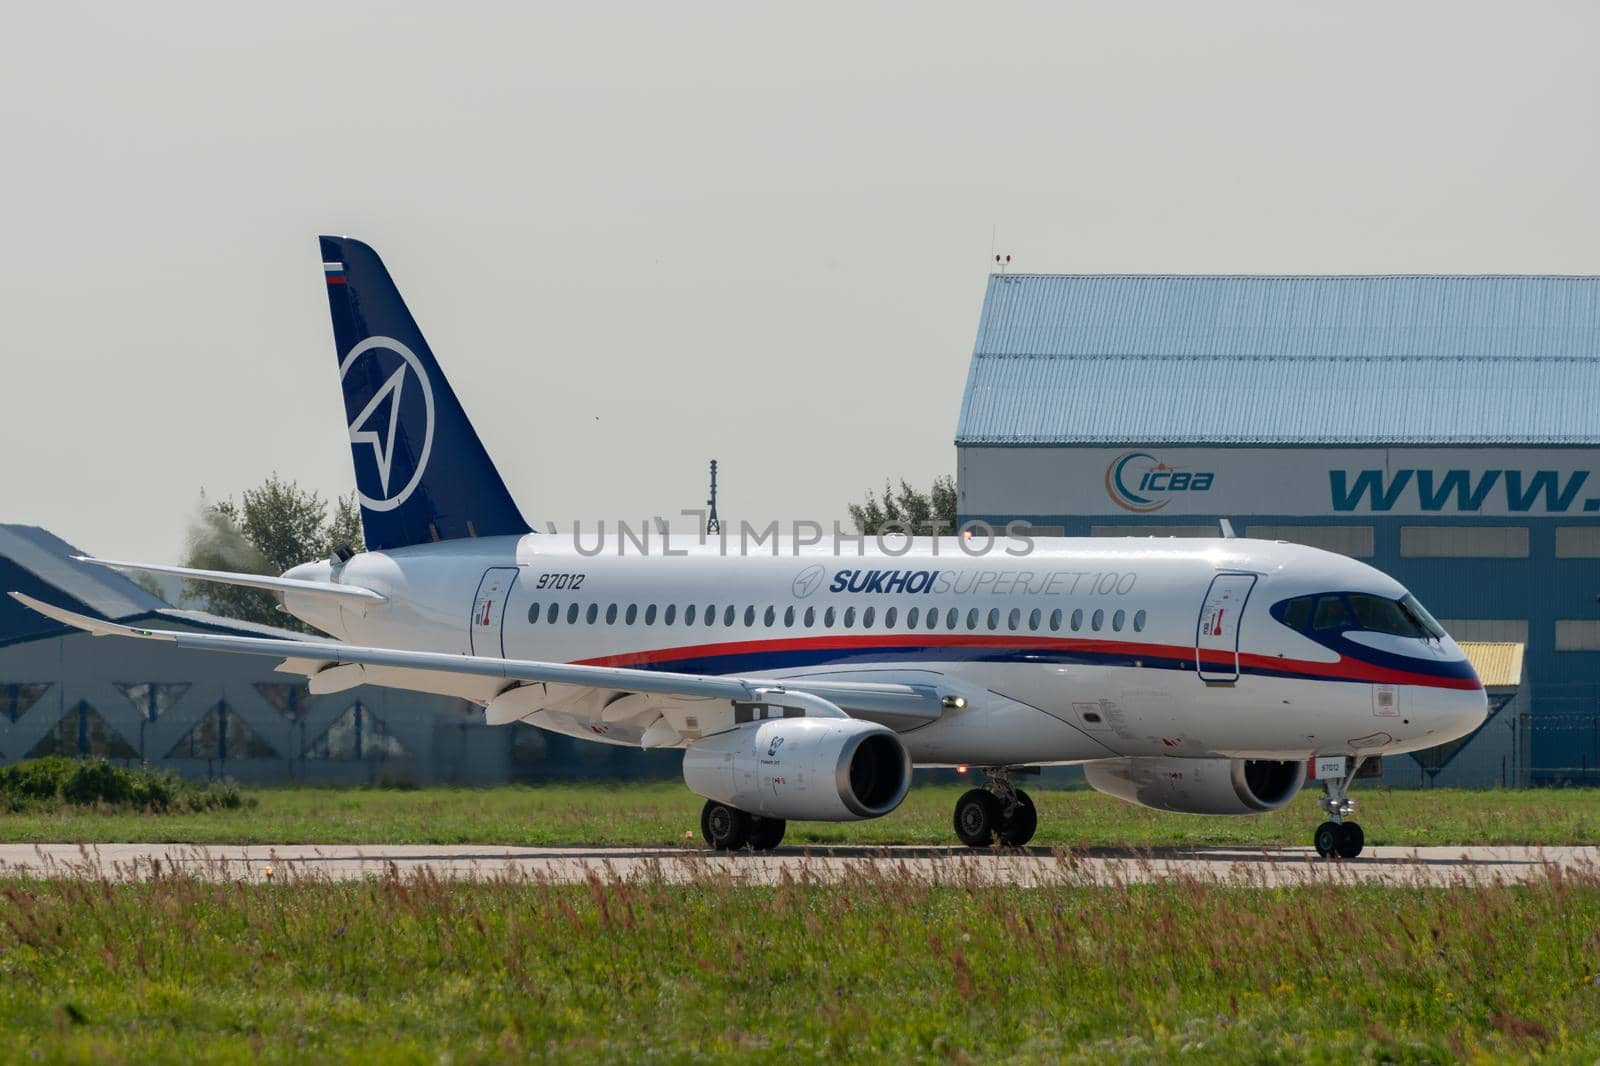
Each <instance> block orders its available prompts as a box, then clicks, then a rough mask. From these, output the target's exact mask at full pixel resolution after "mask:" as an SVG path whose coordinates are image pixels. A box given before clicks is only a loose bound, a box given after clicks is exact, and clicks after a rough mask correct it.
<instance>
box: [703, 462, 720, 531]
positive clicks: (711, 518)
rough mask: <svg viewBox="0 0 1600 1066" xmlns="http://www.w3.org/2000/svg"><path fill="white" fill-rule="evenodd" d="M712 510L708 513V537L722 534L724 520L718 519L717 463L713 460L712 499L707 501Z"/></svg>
mask: <svg viewBox="0 0 1600 1066" xmlns="http://www.w3.org/2000/svg"><path fill="white" fill-rule="evenodd" d="M706 506H707V507H709V508H711V510H710V511H708V512H707V513H706V536H710V535H711V534H713V533H721V532H722V520H721V519H719V518H718V517H717V461H716V460H715V459H713V460H711V498H710V499H709V500H707V501H706Z"/></svg>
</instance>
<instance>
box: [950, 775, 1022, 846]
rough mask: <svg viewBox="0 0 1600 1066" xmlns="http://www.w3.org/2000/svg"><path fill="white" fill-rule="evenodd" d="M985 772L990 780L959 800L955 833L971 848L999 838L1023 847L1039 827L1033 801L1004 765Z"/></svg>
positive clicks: (987, 844)
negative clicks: (1016, 785) (1012, 782)
mask: <svg viewBox="0 0 1600 1066" xmlns="http://www.w3.org/2000/svg"><path fill="white" fill-rule="evenodd" d="M983 772H984V775H985V776H986V777H988V779H989V783H988V784H987V785H985V786H984V787H983V788H975V789H973V790H972V791H970V792H967V793H965V794H964V795H962V797H961V798H960V799H958V800H956V816H955V825H956V836H958V837H960V838H961V843H963V844H965V845H966V846H967V847H969V848H987V847H990V846H991V845H993V844H994V842H995V840H996V839H998V840H999V841H1000V843H1002V844H1004V845H1005V846H1006V847H1009V848H1020V847H1022V845H1024V844H1026V843H1027V842H1028V841H1030V840H1032V839H1033V832H1034V830H1035V829H1037V828H1039V814H1038V812H1037V811H1036V810H1035V809H1034V806H1033V800H1031V799H1029V798H1028V794H1027V793H1026V792H1024V791H1022V790H1021V789H1020V788H1016V787H1015V786H1013V785H1012V784H1011V776H1010V773H1009V771H1008V770H1007V769H1006V768H1005V767H1004V766H985V767H984V768H983Z"/></svg>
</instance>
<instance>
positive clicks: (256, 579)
mask: <svg viewBox="0 0 1600 1066" xmlns="http://www.w3.org/2000/svg"><path fill="white" fill-rule="evenodd" d="M73 558H74V559H76V560H77V561H78V562H80V563H93V564H94V565H95V566H104V567H106V568H108V569H111V570H133V571H135V572H137V573H145V574H170V575H172V576H173V577H182V578H187V579H188V580H190V581H211V582H214V583H216V584H219V585H243V586H245V587H246V588H252V589H267V590H269V591H271V592H307V593H310V594H311V595H313V596H343V597H345V598H347V599H352V600H369V601H372V602H375V603H383V602H384V601H385V599H386V598H387V597H385V596H383V595H381V594H379V593H376V592H373V591H372V590H371V589H365V588H362V587H361V586H360V585H330V584H328V583H326V582H323V581H302V580H300V579H298V578H292V577H269V576H268V575H266V574H236V573H234V572H233V571H231V570H195V569H191V568H190V567H187V566H163V565H159V564H156V563H125V562H122V561H120V560H117V559H91V558H90V557H89V556H87V555H74V556H73Z"/></svg>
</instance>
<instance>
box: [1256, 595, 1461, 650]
mask: <svg viewBox="0 0 1600 1066" xmlns="http://www.w3.org/2000/svg"><path fill="white" fill-rule="evenodd" d="M1273 614H1274V615H1275V616H1276V617H1277V618H1278V620H1279V621H1281V622H1282V623H1283V624H1284V625H1286V626H1288V627H1289V628H1290V629H1294V630H1298V631H1299V632H1301V633H1311V632H1314V631H1315V632H1321V631H1324V630H1349V629H1354V630H1361V631H1365V632H1368V633H1387V634H1389V635H1390V636H1396V637H1415V638H1418V639H1423V640H1428V639H1432V640H1439V639H1442V638H1443V637H1444V636H1445V631H1444V627H1443V626H1441V625H1440V624H1439V623H1438V622H1437V621H1435V620H1434V617H1433V615H1431V614H1429V613H1428V611H1427V608H1425V607H1423V606H1422V604H1420V603H1418V602H1417V598H1416V597H1415V596H1413V595H1411V594H1410V593H1407V594H1406V595H1405V596H1403V597H1402V598H1400V599H1398V600H1391V599H1387V598H1385V597H1383V596H1378V595H1374V594H1372V593H1370V592H1325V593H1323V594H1322V595H1320V596H1296V597H1295V598H1294V599H1292V600H1284V601H1283V602H1282V603H1280V604H1278V605H1277V606H1276V607H1275V608H1273Z"/></svg>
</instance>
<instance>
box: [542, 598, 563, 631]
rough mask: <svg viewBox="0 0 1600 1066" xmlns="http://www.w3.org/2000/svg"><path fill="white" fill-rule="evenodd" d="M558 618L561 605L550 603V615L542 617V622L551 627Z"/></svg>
mask: <svg viewBox="0 0 1600 1066" xmlns="http://www.w3.org/2000/svg"><path fill="white" fill-rule="evenodd" d="M560 617H561V605H560V604H559V603H552V604H551V605H550V613H549V614H547V615H545V616H544V620H545V623H546V624H547V625H552V626H553V625H555V624H556V619H557V618H560Z"/></svg>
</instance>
